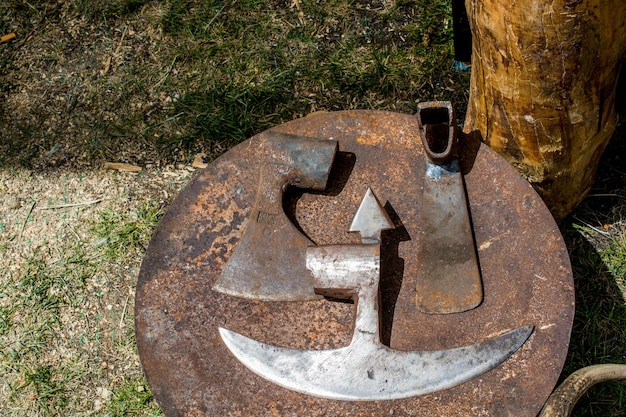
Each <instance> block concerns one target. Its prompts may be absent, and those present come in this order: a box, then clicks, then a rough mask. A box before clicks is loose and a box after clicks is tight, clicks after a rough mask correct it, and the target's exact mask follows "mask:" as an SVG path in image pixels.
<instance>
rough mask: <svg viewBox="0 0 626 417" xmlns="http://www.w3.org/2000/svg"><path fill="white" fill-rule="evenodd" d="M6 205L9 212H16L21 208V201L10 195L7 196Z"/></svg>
mask: <svg viewBox="0 0 626 417" xmlns="http://www.w3.org/2000/svg"><path fill="white" fill-rule="evenodd" d="M6 204H7V207H8V208H9V209H10V210H17V209H18V208H20V207H22V201H21V200H20V198H19V197H18V196H16V195H12V194H11V195H8V196H7V200H6Z"/></svg>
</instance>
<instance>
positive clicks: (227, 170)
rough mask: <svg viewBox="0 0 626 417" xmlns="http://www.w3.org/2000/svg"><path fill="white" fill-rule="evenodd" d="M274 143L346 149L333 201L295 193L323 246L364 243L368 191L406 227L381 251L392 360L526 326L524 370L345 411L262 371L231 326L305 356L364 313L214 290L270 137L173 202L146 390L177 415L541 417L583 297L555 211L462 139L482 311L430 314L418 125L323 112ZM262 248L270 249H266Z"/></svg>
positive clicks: (348, 330) (150, 299)
mask: <svg viewBox="0 0 626 417" xmlns="http://www.w3.org/2000/svg"><path fill="white" fill-rule="evenodd" d="M272 130H273V131H274V132H282V133H289V134H297V135H302V136H308V137H318V138H323V139H333V140H337V141H338V142H339V152H338V154H337V156H336V158H335V164H334V167H333V171H332V172H331V175H330V178H329V187H328V189H327V190H326V191H324V192H311V193H305V192H302V191H299V190H291V191H290V192H288V193H287V194H286V195H285V197H284V204H283V206H284V209H285V212H286V215H287V216H288V218H290V219H291V220H292V221H294V222H296V225H297V227H298V228H299V229H300V230H302V231H303V232H305V233H306V235H307V236H308V237H309V238H310V240H311V241H312V242H315V244H317V245H332V244H354V243H359V241H360V240H359V237H358V236H356V234H354V233H349V232H347V230H348V229H349V225H350V220H351V219H352V216H353V214H354V212H355V210H356V209H357V207H358V206H359V202H360V200H361V197H362V195H363V191H364V190H365V189H366V188H367V187H368V186H369V187H371V188H372V189H373V190H375V191H376V194H377V196H378V198H379V200H380V201H381V202H382V203H383V204H384V205H385V210H386V211H387V213H389V214H390V217H391V219H392V220H393V222H394V225H395V226H396V227H395V229H393V230H390V231H386V232H383V235H382V244H381V283H380V285H381V304H382V305H381V309H382V321H381V326H382V341H383V343H385V344H386V345H388V346H389V347H391V348H392V349H397V350H405V351H415V350H442V349H448V348H454V347H458V346H465V345H470V344H473V343H475V342H476V341H481V340H485V339H488V338H492V337H494V336H497V335H500V334H502V333H504V332H506V331H509V330H512V329H516V328H519V327H522V326H525V325H528V324H530V325H534V326H535V330H534V332H533V334H532V335H531V337H530V339H529V340H528V341H527V342H526V343H525V344H524V345H523V346H522V348H521V349H520V350H519V351H517V352H516V353H515V354H514V355H513V356H512V357H511V358H509V359H508V360H507V361H505V362H504V363H503V364H501V365H500V366H498V367H497V368H495V369H493V370H491V371H489V372H488V373H486V374H484V375H482V376H480V377H478V378H475V379H473V380H471V381H469V382H466V383H464V384H461V385H459V386H456V387H454V388H451V389H448V390H446V391H441V392H437V393H433V394H427V395H424V396H419V397H412V398H407V399H400V400H389V401H382V400H381V401H362V402H349V401H336V400H327V399H322V398H317V397H313V396H307V395H304V394H299V393H296V392H293V391H290V390H287V389H285V388H282V387H280V386H278V385H275V384H273V383H271V382H268V381H266V380H264V379H263V378H261V377H259V376H257V375H256V374H254V373H253V372H251V371H250V370H248V369H247V368H246V367H245V366H244V365H243V364H241V363H240V362H239V361H238V360H237V359H236V358H235V357H234V356H232V355H231V354H230V352H229V351H228V348H227V347H226V346H225V345H224V343H223V342H222V340H221V338H220V335H219V331H218V328H219V327H224V328H228V329H230V330H232V331H235V332H237V333H240V334H243V335H245V336H247V337H250V338H252V339H255V340H258V341H261V342H264V343H268V344H272V345H277V346H283V347H287V348H294V349H307V350H311V349H337V348H340V347H342V346H348V345H349V344H350V341H351V336H352V334H353V330H354V318H355V311H354V305H352V304H347V303H340V302H335V301H334V300H327V299H322V300H317V301H308V302H264V301H254V300H246V299H242V298H237V297H232V296H229V295H226V294H222V293H219V292H216V291H213V290H212V289H211V288H212V286H213V284H214V282H215V280H216V278H217V277H218V276H219V274H220V273H221V272H222V270H223V268H224V265H225V264H226V262H227V261H228V259H229V258H230V257H231V255H232V253H233V249H234V248H235V247H236V246H237V244H238V242H239V240H240V239H241V236H242V233H243V224H244V222H245V221H246V219H247V218H248V217H249V216H250V214H251V211H252V206H253V204H254V201H255V196H256V192H257V189H258V185H259V184H258V179H259V172H260V170H261V163H262V158H259V155H258V153H257V147H256V144H257V143H258V142H257V141H258V140H260V139H262V138H263V137H264V135H266V134H267V133H262V134H260V135H258V136H257V137H255V138H252V139H251V140H249V141H246V142H244V143H242V144H241V145H239V146H237V147H235V148H233V149H232V150H230V151H229V152H227V153H226V154H224V155H223V156H222V157H220V158H218V159H217V160H216V161H215V162H214V163H213V164H211V165H210V166H209V167H208V168H206V169H205V170H204V171H203V172H201V173H200V174H199V175H198V177H196V178H195V179H194V180H193V181H192V182H191V183H190V184H189V185H188V187H187V188H186V189H185V190H183V192H181V194H180V195H179V196H178V197H177V199H176V200H175V201H174V203H172V205H171V206H170V208H169V210H168V212H167V213H166V214H165V216H164V217H163V219H162V220H161V222H160V224H159V227H158V228H157V230H156V232H155V234H154V236H153V238H152V241H151V243H150V246H149V248H148V252H147V254H146V256H145V258H144V261H143V264H142V268H141V272H140V276H139V281H138V286H137V296H136V300H137V301H136V313H135V314H136V332H137V345H138V348H139V354H140V357H141V361H142V364H143V366H144V370H145V372H146V375H147V378H148V382H149V384H150V386H151V388H152V390H153V392H154V395H155V397H156V398H157V400H158V402H159V404H160V405H161V407H162V409H163V411H164V412H165V414H166V415H168V416H216V415H224V416H383V415H394V416H409V415H410V416H433V415H437V416H439V415H441V416H443V415H446V416H467V415H472V416H510V415H513V416H535V415H536V414H537V413H538V412H539V410H540V408H541V406H542V404H543V403H544V401H545V400H546V398H547V397H548V395H549V394H550V392H551V391H552V389H553V388H554V385H555V384H556V382H557V379H558V376H559V374H560V371H561V368H562V366H563V363H564V360H565V355H566V353H567V347H568V342H569V335H570V330H571V324H572V318H573V313H574V290H573V284H572V277H571V268H570V265H569V259H568V256H567V251H566V249H565V245H564V243H563V241H562V238H561V236H560V233H559V230H558V228H557V226H556V224H555V222H554V221H553V219H552V217H551V215H550V213H549V211H548V210H547V209H546V207H545V206H544V204H543V202H542V201H541V199H540V198H539V197H538V196H537V194H536V193H535V192H534V190H533V189H532V188H531V187H530V186H529V185H528V183H527V182H526V181H525V180H524V179H522V178H521V177H520V176H519V174H518V173H517V172H516V171H515V170H514V169H513V168H511V167H510V166H509V165H508V164H507V163H506V162H505V161H504V160H503V159H502V158H500V157H499V156H497V155H496V154H495V153H494V152H493V151H491V150H490V149H488V148H487V147H485V146H480V145H479V143H478V142H476V141H468V142H464V144H463V146H462V149H461V158H460V159H461V170H462V172H463V173H465V186H466V189H467V196H468V202H469V207H470V211H471V217H472V221H473V226H474V234H475V239H476V244H477V247H478V255H479V259H480V265H481V271H482V278H483V288H484V300H483V303H482V304H481V305H480V306H479V307H477V308H475V309H473V310H470V311H467V312H464V313H459V314H447V315H428V314H424V313H422V312H420V311H419V310H418V309H417V307H416V303H415V300H416V293H415V292H416V282H415V277H416V276H417V270H418V268H419V264H418V262H417V261H416V254H417V249H418V247H419V245H422V244H427V242H425V239H427V238H426V237H425V236H424V235H423V233H422V229H421V225H420V223H419V219H420V218H421V202H420V198H421V195H422V187H423V180H424V172H425V164H426V161H425V158H424V156H423V148H422V145H421V141H420V139H419V136H418V133H417V132H418V128H417V121H416V120H415V118H414V117H413V116H411V115H403V114H396V113H385V112H370V111H350V112H338V113H318V114H314V115H311V116H309V117H306V118H303V119H298V120H295V121H292V122H289V123H286V124H283V125H280V126H277V127H276V128H274V129H272ZM263 244H264V242H263V241H260V242H259V245H263Z"/></svg>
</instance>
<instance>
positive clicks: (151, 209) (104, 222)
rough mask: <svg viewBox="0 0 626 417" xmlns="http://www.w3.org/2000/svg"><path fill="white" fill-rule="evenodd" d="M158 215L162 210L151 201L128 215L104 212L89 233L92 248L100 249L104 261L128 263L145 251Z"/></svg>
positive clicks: (111, 211)
mask: <svg viewBox="0 0 626 417" xmlns="http://www.w3.org/2000/svg"><path fill="white" fill-rule="evenodd" d="M162 215H163V208H162V207H161V205H160V204H158V203H156V202H155V201H153V200H147V201H145V202H144V203H143V204H142V205H141V206H140V207H139V208H138V209H136V210H133V211H130V212H119V211H116V210H113V209H105V210H102V211H100V213H99V219H98V220H97V221H96V222H95V223H94V224H93V225H92V226H91V229H90V231H91V233H92V234H93V235H94V236H96V237H97V240H96V242H95V245H96V246H98V247H102V248H104V256H105V259H106V260H108V261H119V260H128V259H131V258H133V257H136V256H137V255H138V254H140V253H143V252H144V251H145V248H146V245H147V242H148V241H149V240H150V236H152V232H153V231H154V229H155V228H156V225H157V223H158V221H159V218H160V217H161V216H162Z"/></svg>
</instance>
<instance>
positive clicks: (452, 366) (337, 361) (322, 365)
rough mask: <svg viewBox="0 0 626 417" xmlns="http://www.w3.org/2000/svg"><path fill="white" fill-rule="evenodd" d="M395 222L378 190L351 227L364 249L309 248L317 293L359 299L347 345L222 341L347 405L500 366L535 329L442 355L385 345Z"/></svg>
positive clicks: (253, 365)
mask: <svg viewBox="0 0 626 417" xmlns="http://www.w3.org/2000/svg"><path fill="white" fill-rule="evenodd" d="M390 228H393V223H392V222H391V221H390V220H389V217H388V216H387V214H386V213H385V211H384V209H383V208H382V207H381V206H380V203H379V202H378V200H377V199H376V197H375V196H374V194H373V193H372V192H371V190H369V189H368V190H367V193H366V195H365V197H364V199H363V201H362V202H361V205H360V207H359V209H358V211H357V213H356V215H355V218H354V220H353V222H352V226H351V227H350V229H351V230H352V231H360V232H361V233H362V241H363V243H362V244H360V245H329V246H316V247H310V248H308V250H307V256H306V266H307V268H308V269H309V270H310V271H311V272H312V273H313V276H314V277H315V286H316V291H317V292H318V293H320V294H324V295H330V296H333V297H339V298H348V299H349V298H353V299H354V302H355V304H356V318H355V326H354V333H353V337H352V341H351V342H350V344H349V345H348V346H345V347H342V348H338V349H327V350H300V349H288V348H283V347H278V346H273V345H269V344H265V343H261V342H258V341H256V340H253V339H251V338H248V337H246V336H243V335H241V334H239V333H235V332H233V331H230V330H227V329H224V328H222V327H220V328H219V332H220V335H221V337H222V340H223V341H224V343H225V344H226V346H227V347H228V349H229V350H230V351H231V352H232V353H233V354H234V355H235V357H236V358H237V359H239V361H241V362H242V363H243V364H244V365H246V366H247V367H248V368H249V369H250V370H252V371H253V372H255V373H257V374H258V375H260V376H262V377H263V378H266V379H268V380H270V381H272V382H274V383H276V384H278V385H281V386H283V387H285V388H288V389H291V390H294V391H297V392H300V393H303V394H307V395H312V396H317V397H322V398H328V399H335V400H344V401H367V400H391V399H401V398H408V397H413V396H418V395H423V394H427V393H430V392H435V391H439V390H443V389H447V388H450V387H453V386H456V385H459V384H461V383H463V382H466V381H468V380H469V379H471V378H474V377H476V376H478V375H480V374H482V373H484V372H487V371H489V370H490V369H492V368H494V367H496V366H497V365H499V364H500V363H501V362H503V361H504V360H505V359H506V358H508V357H509V356H511V355H512V354H513V353H514V352H515V351H517V349H518V348H519V347H520V346H522V345H523V344H524V342H525V341H526V339H528V337H529V336H530V334H531V333H532V331H533V327H532V326H524V327H520V328H518V329H515V330H513V331H509V332H507V333H504V334H502V335H500V336H497V337H494V338H492V339H489V340H486V341H483V342H480V343H477V344H474V345H471V346H463V347H456V348H451V349H445V350H438V351H399V350H394V349H391V348H389V347H387V346H385V345H383V344H382V343H381V341H380V312H379V305H380V302H379V298H380V295H379V278H380V276H379V275H380V232H381V230H383V229H390Z"/></svg>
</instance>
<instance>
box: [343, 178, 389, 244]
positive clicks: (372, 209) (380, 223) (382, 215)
mask: <svg viewBox="0 0 626 417" xmlns="http://www.w3.org/2000/svg"><path fill="white" fill-rule="evenodd" d="M389 229H393V222H392V221H391V219H390V218H389V215H388V214H387V212H386V211H385V209H383V208H382V207H381V205H380V202H379V201H378V199H377V198H376V196H375V195H374V193H373V192H372V189H371V188H368V189H367V191H366V192H365V196H364V197H363V200H361V204H360V205H359V208H358V210H357V211H356V214H355V215H354V218H353V219H352V223H350V228H349V229H348V231H349V232H359V233H360V234H361V242H362V243H380V242H381V238H380V234H381V232H382V231H383V230H389Z"/></svg>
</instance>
